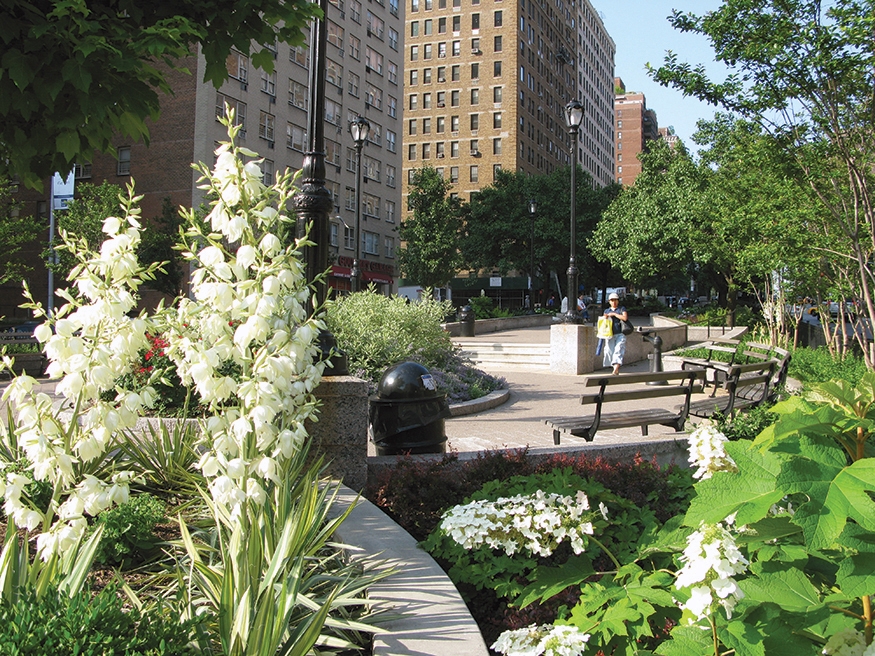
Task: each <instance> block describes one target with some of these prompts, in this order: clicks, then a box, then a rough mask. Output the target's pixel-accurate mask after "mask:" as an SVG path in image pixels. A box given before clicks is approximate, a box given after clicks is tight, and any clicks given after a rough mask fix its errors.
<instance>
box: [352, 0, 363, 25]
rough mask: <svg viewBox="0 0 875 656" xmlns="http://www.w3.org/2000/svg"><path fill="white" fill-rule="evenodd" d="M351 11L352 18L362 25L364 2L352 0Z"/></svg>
mask: <svg viewBox="0 0 875 656" xmlns="http://www.w3.org/2000/svg"><path fill="white" fill-rule="evenodd" d="M349 13H350V16H351V17H352V19H353V20H354V21H355V22H356V23H358V24H359V25H361V22H362V3H361V2H359V1H358V0H352V2H350V3H349Z"/></svg>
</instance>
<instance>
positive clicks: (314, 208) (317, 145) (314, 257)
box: [292, 0, 348, 376]
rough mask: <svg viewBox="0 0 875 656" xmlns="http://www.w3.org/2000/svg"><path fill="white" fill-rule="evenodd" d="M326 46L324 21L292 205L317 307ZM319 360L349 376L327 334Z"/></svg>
mask: <svg viewBox="0 0 875 656" xmlns="http://www.w3.org/2000/svg"><path fill="white" fill-rule="evenodd" d="M318 3H319V8H320V9H321V10H322V16H327V15H328V0H318ZM327 44H328V25H327V24H326V22H325V19H324V18H322V19H316V20H314V21H313V23H312V26H311V29H310V72H309V75H308V86H307V90H308V94H307V100H308V103H307V107H308V110H309V111H308V113H307V137H308V138H307V150H306V152H305V153H304V163H303V165H302V166H301V191H300V192H299V193H297V194H295V197H294V198H293V199H292V205H293V206H294V208H295V214H296V215H297V220H296V222H295V233H296V235H297V237H298V238H301V237H303V236H304V235H305V234H307V228H308V226H310V240H311V241H312V242H313V245H312V246H309V247H308V248H306V249H304V251H303V253H302V254H301V256H302V259H303V261H304V266H305V272H306V273H305V275H306V276H307V280H308V281H309V282H310V284H311V285H314V293H315V297H316V301H317V303H318V304H319V306H322V304H323V303H324V302H325V300H326V299H327V298H328V282H327V279H326V278H322V280H321V281H320V282H318V283H317V282H315V281H316V280H317V278H318V276H320V275H322V274H323V273H325V271H326V270H327V269H328V249H329V246H330V241H331V238H330V235H329V231H330V229H331V228H330V225H329V219H328V215H329V213H330V212H331V209H332V208H333V207H334V202H333V200H332V198H331V192H330V191H329V190H328V188H327V187H326V186H325V50H326V47H327ZM319 348H320V351H321V353H322V356H321V357H330V361H331V364H332V369H331V373H332V374H333V375H335V376H343V375H347V374H348V368H347V361H346V355H345V354H344V353H343V352H342V351H339V350H338V349H337V341H336V340H335V338H334V335H332V334H331V333H330V332H329V331H328V330H323V331H321V332H320V333H319Z"/></svg>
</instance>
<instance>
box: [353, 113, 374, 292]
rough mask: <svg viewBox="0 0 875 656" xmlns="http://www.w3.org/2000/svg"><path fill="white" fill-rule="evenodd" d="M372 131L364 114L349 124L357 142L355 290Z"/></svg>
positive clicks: (358, 287)
mask: <svg viewBox="0 0 875 656" xmlns="http://www.w3.org/2000/svg"><path fill="white" fill-rule="evenodd" d="M370 131H371V124H370V123H368V120H367V119H366V118H364V117H362V116H356V117H355V119H353V121H352V122H351V123H350V124H349V133H350V135H351V136H352V141H353V143H354V144H355V257H354V259H353V261H352V270H351V271H350V278H351V279H352V291H354V292H357V291H360V290H361V277H362V272H361V271H360V270H359V254H360V252H361V247H362V238H361V225H362V146H364V145H365V141H367V139H368V133H369V132H370Z"/></svg>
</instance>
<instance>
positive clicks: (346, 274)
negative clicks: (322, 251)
mask: <svg viewBox="0 0 875 656" xmlns="http://www.w3.org/2000/svg"><path fill="white" fill-rule="evenodd" d="M331 275H332V276H334V277H335V278H352V269H350V268H349V267H342V266H336V265H332V267H331Z"/></svg>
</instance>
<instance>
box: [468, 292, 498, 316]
mask: <svg viewBox="0 0 875 656" xmlns="http://www.w3.org/2000/svg"><path fill="white" fill-rule="evenodd" d="M468 305H470V306H471V309H473V310H474V317H475V318H476V319H491V318H492V316H493V314H492V305H493V303H492V299H491V298H490V297H488V296H472V297H471V298H470V299H469V300H468Z"/></svg>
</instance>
